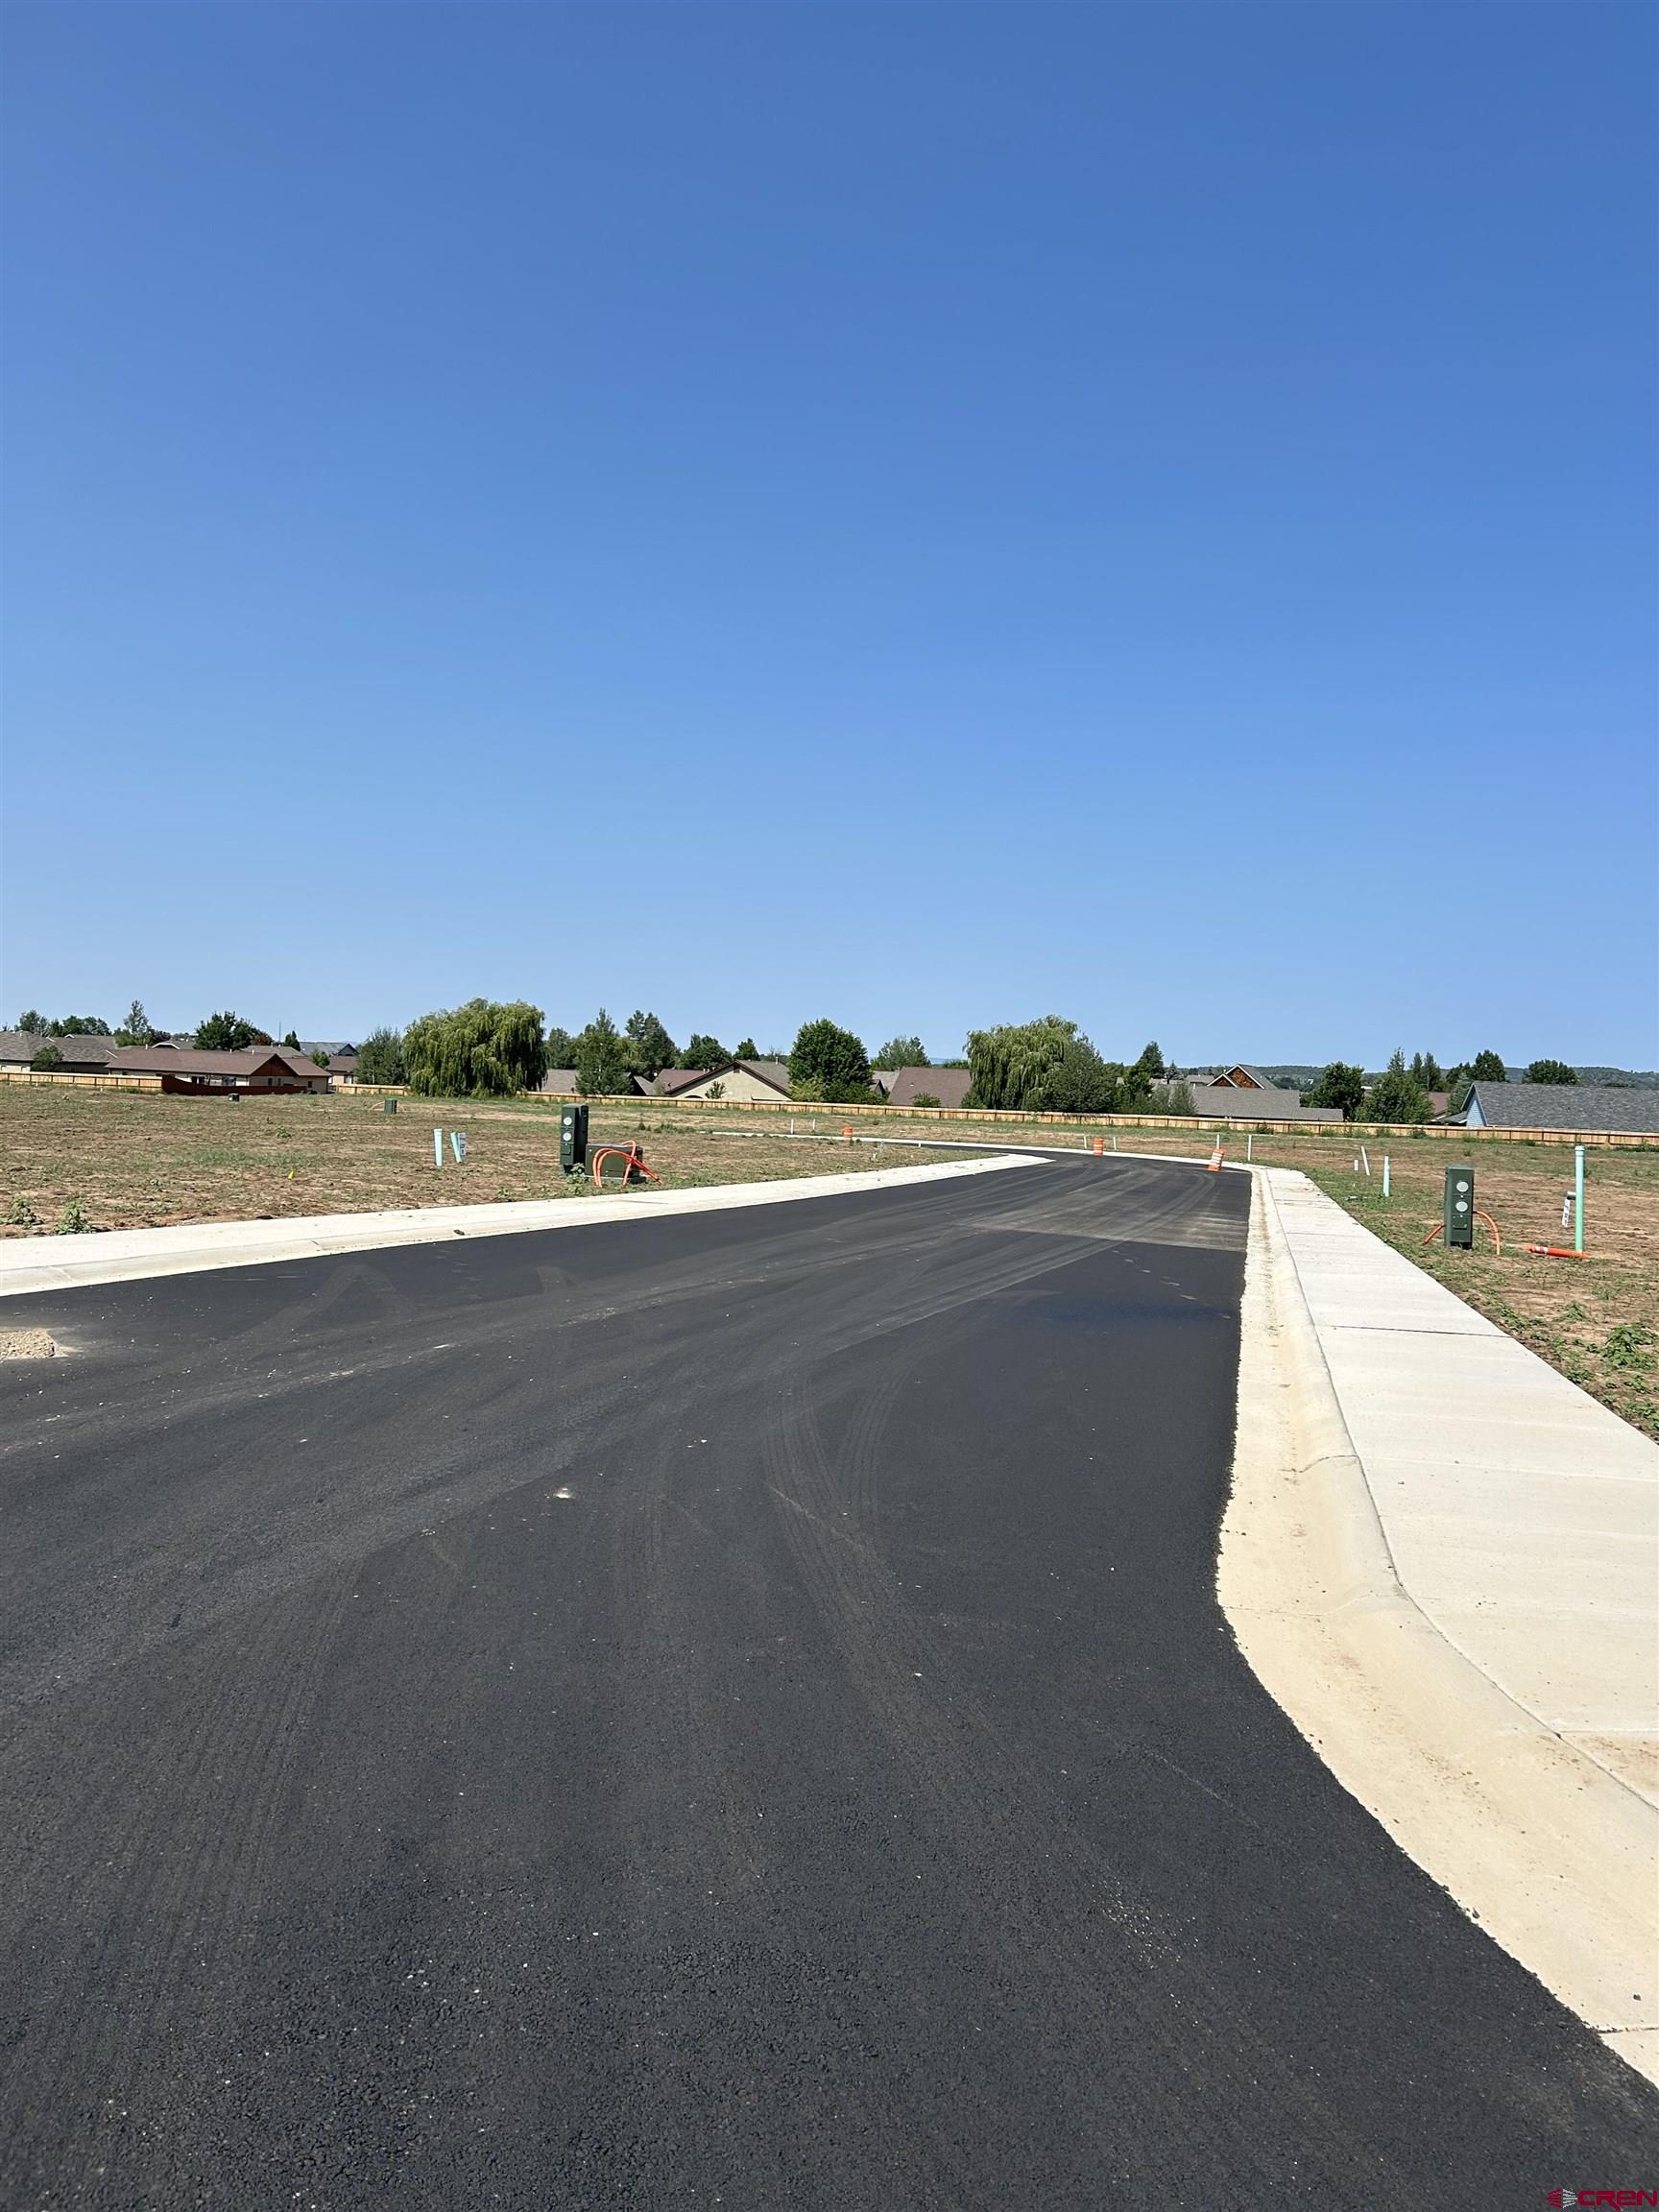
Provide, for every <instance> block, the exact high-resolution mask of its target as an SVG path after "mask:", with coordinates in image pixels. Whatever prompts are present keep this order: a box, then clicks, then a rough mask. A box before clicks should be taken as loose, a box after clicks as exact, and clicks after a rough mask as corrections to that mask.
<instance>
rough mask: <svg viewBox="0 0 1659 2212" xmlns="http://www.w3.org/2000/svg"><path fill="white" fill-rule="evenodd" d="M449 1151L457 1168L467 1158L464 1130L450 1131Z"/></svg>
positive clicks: (465, 1133)
mask: <svg viewBox="0 0 1659 2212" xmlns="http://www.w3.org/2000/svg"><path fill="white" fill-rule="evenodd" d="M449 1149H450V1151H451V1152H453V1153H454V1155H455V1165H456V1166H457V1167H459V1166H461V1164H462V1162H463V1161H464V1160H465V1159H466V1157H467V1132H466V1130H465V1129H451V1130H450V1132H449Z"/></svg>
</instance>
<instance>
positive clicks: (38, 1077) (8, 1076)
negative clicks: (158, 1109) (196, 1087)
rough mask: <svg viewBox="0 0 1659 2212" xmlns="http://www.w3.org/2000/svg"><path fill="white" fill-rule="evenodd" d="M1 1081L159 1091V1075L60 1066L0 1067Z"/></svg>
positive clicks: (86, 1088)
mask: <svg viewBox="0 0 1659 2212" xmlns="http://www.w3.org/2000/svg"><path fill="white" fill-rule="evenodd" d="M0 1083H73V1084H78V1085H79V1086H80V1088H81V1089H82V1090H83V1091H159V1090H160V1088H161V1078H160V1076H159V1075H93V1074H73V1073H65V1072H64V1071H63V1070H61V1069H59V1068H0Z"/></svg>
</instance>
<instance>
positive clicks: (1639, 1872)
mask: <svg viewBox="0 0 1659 2212" xmlns="http://www.w3.org/2000/svg"><path fill="white" fill-rule="evenodd" d="M1218 1586H1219V1592H1220V1596H1221V1600H1222V1604H1223V1606H1224V1608H1225V1610H1226V1612H1227V1614H1228V1617H1229V1619H1230V1620H1231V1621H1232V1623H1233V1625H1234V1629H1235V1632H1236V1633H1237V1635H1238V1641H1239V1644H1240V1647H1242V1648H1243V1650H1244V1652H1245V1655H1246V1657H1247V1658H1248V1659H1249V1660H1250V1662H1251V1664H1252V1666H1253V1667H1254V1668H1255V1669H1256V1671H1257V1672H1258V1673H1259V1674H1260V1675H1261V1677H1262V1681H1263V1683H1264V1684H1265V1685H1266V1687H1267V1688H1268V1689H1269V1690H1270V1691H1271V1692H1272V1694H1273V1695H1274V1696H1275V1697H1276V1698H1277V1699H1278V1701H1279V1702H1280V1704H1282V1705H1283V1706H1284V1707H1285V1709H1286V1712H1288V1713H1289V1715H1290V1716H1291V1718H1292V1719H1294V1720H1295V1721H1296V1722H1297V1724H1298V1725H1299V1726H1300V1727H1301V1728H1302V1730H1303V1732H1304V1734H1305V1735H1306V1736H1307V1737H1308V1738H1309V1740H1310V1742H1311V1743H1313V1744H1314V1745H1315V1746H1316V1748H1318V1750H1319V1751H1320V1753H1321V1755H1322V1756H1323V1757H1324V1758H1325V1759H1326V1761H1327V1763H1328V1764H1329V1765H1330V1766H1331V1767H1333V1768H1334V1771H1335V1772H1336V1774H1337V1775H1338V1777H1339V1778H1340V1779H1341V1780H1342V1781H1343V1782H1344V1784H1345V1785H1346V1786H1347V1787H1348V1788H1349V1789H1350V1790H1351V1791H1353V1793H1354V1794H1355V1795H1356V1796H1358V1798H1359V1799H1360V1801H1361V1802H1362V1803H1363V1804H1365V1805H1366V1806H1367V1807H1368V1808H1369V1810H1370V1811H1371V1812H1373V1813H1374V1814H1375V1815H1377V1817H1378V1818H1379V1819H1381V1820H1382V1821H1383V1825H1384V1826H1385V1827H1386V1828H1388V1829H1389V1831H1390V1833H1391V1834H1393V1835H1394V1836H1395V1838H1396V1839H1397V1840H1398V1841H1400V1842H1401V1843H1402V1845H1403V1846H1404V1847H1405V1848H1406V1849H1407V1851H1408V1852H1410V1854H1411V1856H1412V1857H1413V1858H1415V1859H1416V1860H1417V1861H1418V1863H1420V1864H1422V1865H1423V1866H1425V1867H1426V1868H1427V1869H1428V1870H1429V1871H1430V1872H1431V1874H1433V1875H1434V1876H1435V1877H1436V1878H1437V1879H1438V1880H1440V1881H1441V1882H1443V1883H1444V1884H1445V1886H1446V1887H1448V1888H1449V1889H1451V1891H1452V1892H1453V1894H1454V1895H1455V1897H1456V1898H1457V1899H1458V1901H1459V1902H1460V1903H1461V1904H1463V1905H1464V1906H1465V1907H1466V1908H1467V1909H1468V1910H1469V1911H1471V1912H1472V1913H1473V1914H1475V1915H1476V1916H1477V1917H1479V1919H1480V1920H1481V1921H1482V1923H1483V1924H1484V1925H1485V1926H1486V1927H1487V1928H1488V1930H1489V1931H1490V1932H1491V1933H1492V1934H1493V1935H1494V1936H1496V1938H1497V1940H1498V1941H1500V1942H1501V1943H1503V1946H1504V1948H1505V1949H1507V1950H1509V1951H1510V1952H1511V1953H1512V1955H1513V1956H1515V1957H1516V1958H1519V1959H1520V1960H1523V1961H1524V1962H1525V1963H1526V1964H1527V1965H1528V1966H1530V1967H1531V1968H1532V1969H1533V1971H1534V1972H1535V1973H1537V1974H1538V1975H1539V1977H1540V1979H1541V1980H1543V1981H1544V1982H1545V1983H1546V1984H1547V1985H1548V1986H1549V1987H1550V1988H1551V1989H1553V1990H1554V1991H1555V1993H1556V1994H1557V1995H1558V1996H1560V1997H1562V1998H1563V2000H1564V2001H1565V2002H1566V2003H1568V2004H1569V2005H1571V2006H1572V2007H1573V2008H1574V2009H1575V2010H1576V2011H1577V2012H1578V2013H1579V2014H1580V2016H1581V2017H1582V2018H1584V2019H1586V2020H1588V2021H1590V2022H1591V2024H1592V2025H1594V2026H1596V2027H1598V2028H1599V2029H1600V2030H1601V2032H1603V2033H1604V2034H1606V2035H1607V2037H1608V2039H1609V2041H1610V2042H1612V2043H1613V2044H1614V2046H1615V2048H1617V2049H1619V2050H1620V2051H1621V2052H1622V2053H1623V2056H1626V2057H1628V2058H1629V2059H1630V2060H1631V2061H1632V2063H1634V2064H1636V2065H1637V2066H1639V2067H1640V2068H1641V2069H1642V2070H1643V2071H1644V2072H1647V2073H1648V2074H1649V2075H1650V2076H1653V2077H1655V2078H1659V1809H1656V1808H1659V1447H1655V1446H1654V1445H1653V1444H1652V1443H1650V1442H1649V1441H1648V1440H1647V1438H1645V1437H1643V1436H1641V1435H1640V1434H1638V1433H1637V1431H1635V1430H1633V1429H1631V1428H1630V1427H1628V1426H1627V1425H1626V1424H1625V1423H1624V1422H1623V1421H1621V1420H1620V1419H1619V1418H1618V1416H1617V1415H1616V1414H1613V1413H1611V1412H1609V1411H1608V1410H1607V1409H1606V1407H1602V1406H1599V1405H1598V1404H1597V1403H1596V1401H1595V1400H1594V1399H1592V1398H1590V1397H1588V1396H1586V1394H1585V1393H1584V1392H1583V1391H1581V1390H1579V1389H1578V1388H1577V1387H1576V1386H1575V1384H1573V1383H1569V1382H1568V1381H1567V1380H1566V1379H1565V1377H1563V1376H1561V1375H1558V1374H1557V1373H1556V1372H1555V1370H1554V1369H1553V1368H1551V1367H1549V1366H1546V1364H1545V1363H1544V1362H1543V1360H1541V1359H1539V1358H1536V1357H1535V1355H1533V1354H1532V1353H1530V1352H1528V1351H1527V1349H1526V1347H1525V1346H1524V1345H1522V1344H1519V1343H1517V1342H1516V1341H1515V1340H1514V1339H1513V1338H1512V1337H1509V1336H1506V1335H1504V1334H1503V1332H1502V1331H1501V1330H1500V1329H1498V1328H1496V1327H1495V1326H1494V1325H1493V1324H1492V1323H1491V1322H1489V1321H1487V1320H1486V1319H1484V1318H1483V1316H1481V1315H1480V1314H1479V1313H1476V1312H1474V1311H1473V1310H1471V1309H1470V1308H1469V1307H1467V1306H1465V1305H1464V1304H1463V1303H1462V1301H1461V1300H1460V1299H1458V1298H1456V1297H1455V1296H1454V1295H1453V1293H1452V1292H1451V1291H1450V1290H1448V1289H1446V1288H1445V1287H1444V1286H1442V1285H1441V1284H1439V1283H1437V1282H1435V1281H1434V1279H1433V1278H1432V1277H1431V1276H1430V1275H1428V1274H1426V1273H1424V1272H1423V1270H1422V1269H1420V1268H1418V1267H1415V1266H1413V1264H1412V1263H1411V1262H1410V1261H1409V1260H1407V1259H1406V1258H1405V1257H1404V1256H1403V1255H1402V1254H1400V1253H1397V1252H1395V1251H1393V1250H1391V1249H1390V1248H1389V1247H1388V1246H1387V1245H1385V1244H1383V1243H1382V1242H1381V1241H1380V1240H1379V1239H1378V1238H1375V1237H1373V1236H1372V1235H1371V1234H1370V1233H1369V1231H1367V1230H1365V1229H1363V1228H1361V1227H1360V1226H1359V1225H1358V1223H1357V1222H1355V1221H1354V1220H1353V1219H1352V1218H1351V1217H1350V1216H1349V1215H1348V1214H1346V1213H1344V1212H1343V1210H1342V1209H1341V1208H1340V1207H1339V1206H1337V1205H1335V1204H1334V1202H1333V1201H1332V1200H1331V1199H1329V1198H1327V1197H1325V1196H1324V1194H1323V1193H1322V1192H1321V1191H1319V1190H1317V1189H1316V1188H1315V1187H1314V1186H1313V1185H1312V1184H1311V1183H1310V1182H1309V1180H1308V1178H1307V1177H1306V1176H1305V1175H1302V1174H1301V1173H1299V1172H1297V1171H1295V1170H1293V1169H1286V1168H1268V1169H1260V1170H1258V1171H1257V1180H1256V1203H1255V1207H1254V1209H1253V1215H1252V1228H1251V1243H1250V1259H1249V1267H1248V1272H1247V1281H1246V1294H1245V1313H1244V1336H1243V1347H1242V1353H1241V1358H1240V1371H1239V1427H1238V1458H1237V1462H1236V1466H1235V1474H1234V1490H1233V1497H1232V1500H1231V1502H1230V1504H1229V1508H1228V1514H1227V1519H1226V1523H1225V1526H1224V1528H1223V1543H1222V1555H1221V1565H1220V1573H1219V1578H1218Z"/></svg>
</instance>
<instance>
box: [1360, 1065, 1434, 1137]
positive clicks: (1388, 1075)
mask: <svg viewBox="0 0 1659 2212" xmlns="http://www.w3.org/2000/svg"><path fill="white" fill-rule="evenodd" d="M1365 1118H1366V1119H1367V1120H1368V1121H1413V1122H1414V1121H1427V1120H1428V1118H1429V1094H1428V1093H1427V1092H1426V1091H1425V1090H1424V1088H1423V1086H1422V1084H1421V1083H1420V1082H1419V1081H1418V1080H1417V1078H1416V1076H1415V1075H1413V1074H1412V1072H1411V1070H1410V1069H1409V1068H1407V1065H1406V1054H1405V1052H1404V1050H1403V1049H1402V1050H1398V1051H1396V1052H1394V1053H1392V1054H1391V1055H1390V1057H1389V1061H1388V1065H1387V1067H1386V1068H1385V1069H1384V1070H1383V1073H1382V1074H1381V1075H1379V1076H1378V1078H1377V1080H1376V1082H1375V1083H1374V1084H1373V1085H1372V1087H1371V1095H1370V1097H1369V1098H1368V1099H1367V1100H1366V1102H1365Z"/></svg>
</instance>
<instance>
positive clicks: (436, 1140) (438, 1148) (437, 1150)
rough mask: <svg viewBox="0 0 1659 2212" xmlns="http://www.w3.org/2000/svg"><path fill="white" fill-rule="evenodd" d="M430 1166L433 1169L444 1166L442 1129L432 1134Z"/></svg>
mask: <svg viewBox="0 0 1659 2212" xmlns="http://www.w3.org/2000/svg"><path fill="white" fill-rule="evenodd" d="M432 1165H433V1166H434V1167H442V1166H443V1165H444V1132H443V1130H442V1129H434V1130H433V1132H432Z"/></svg>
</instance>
